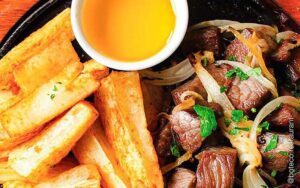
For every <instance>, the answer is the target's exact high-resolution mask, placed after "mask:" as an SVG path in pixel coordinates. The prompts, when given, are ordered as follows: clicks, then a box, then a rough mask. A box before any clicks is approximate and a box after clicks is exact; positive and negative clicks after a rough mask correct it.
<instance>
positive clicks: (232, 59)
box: [227, 55, 236, 61]
mask: <svg viewBox="0 0 300 188" xmlns="http://www.w3.org/2000/svg"><path fill="white" fill-rule="evenodd" d="M227 59H228V60H229V61H236V57H235V56H234V55H230V56H229V57H228V58H227Z"/></svg>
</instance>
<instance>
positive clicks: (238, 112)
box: [231, 110, 244, 123]
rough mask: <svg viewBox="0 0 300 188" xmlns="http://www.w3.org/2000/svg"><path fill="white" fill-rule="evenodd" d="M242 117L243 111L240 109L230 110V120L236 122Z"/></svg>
mask: <svg viewBox="0 0 300 188" xmlns="http://www.w3.org/2000/svg"><path fill="white" fill-rule="evenodd" d="M243 117H244V112H243V111H242V110H232V112H231V119H232V121H234V122H236V123H238V122H240V121H241V120H242V118H243Z"/></svg>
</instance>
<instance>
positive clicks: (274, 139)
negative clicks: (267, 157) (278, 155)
mask: <svg viewBox="0 0 300 188" xmlns="http://www.w3.org/2000/svg"><path fill="white" fill-rule="evenodd" d="M277 143H278V135H276V134H274V135H273V136H272V138H271V140H270V141H269V143H268V145H267V146H266V148H265V152H268V151H271V150H272V149H275V148H276V147H277Z"/></svg>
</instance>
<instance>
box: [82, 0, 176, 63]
mask: <svg viewBox="0 0 300 188" xmlns="http://www.w3.org/2000/svg"><path fill="white" fill-rule="evenodd" d="M81 14H82V15H81V23H82V28H83V33H84V35H85V36H86V38H87V40H88V42H89V43H90V45H91V46H92V47H93V48H95V49H96V50H97V51H99V52H101V53H102V54H104V55H105V56H107V57H109V58H111V59H115V60H120V61H127V62H130V61H139V60H143V59H146V58H148V57H150V56H153V55H154V54H156V53H158V52H159V51H160V50H161V49H162V48H163V47H164V46H165V45H166V43H167V42H168V39H169V38H170V36H171V35H172V32H173V30H174V27H175V22H176V18H175V14H174V12H173V9H172V5H171V2H170V0H84V2H83V9H82V13H81Z"/></svg>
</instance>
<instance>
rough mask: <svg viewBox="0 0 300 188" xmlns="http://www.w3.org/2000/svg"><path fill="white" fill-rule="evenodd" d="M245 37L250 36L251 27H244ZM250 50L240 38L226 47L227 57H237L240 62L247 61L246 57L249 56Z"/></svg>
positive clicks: (243, 33)
mask: <svg viewBox="0 0 300 188" xmlns="http://www.w3.org/2000/svg"><path fill="white" fill-rule="evenodd" d="M241 34H242V35H243V36H244V37H245V38H247V39H248V38H250V37H251V35H252V31H250V30H249V29H244V30H243V31H242V33H241ZM249 52H250V50H249V48H248V47H247V46H245V45H244V44H243V43H242V42H240V41H239V39H234V40H233V41H232V42H231V43H230V44H229V45H228V46H227V48H226V51H225V57H226V59H229V58H230V57H235V58H236V60H237V61H238V62H245V57H247V56H248V54H249Z"/></svg>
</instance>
